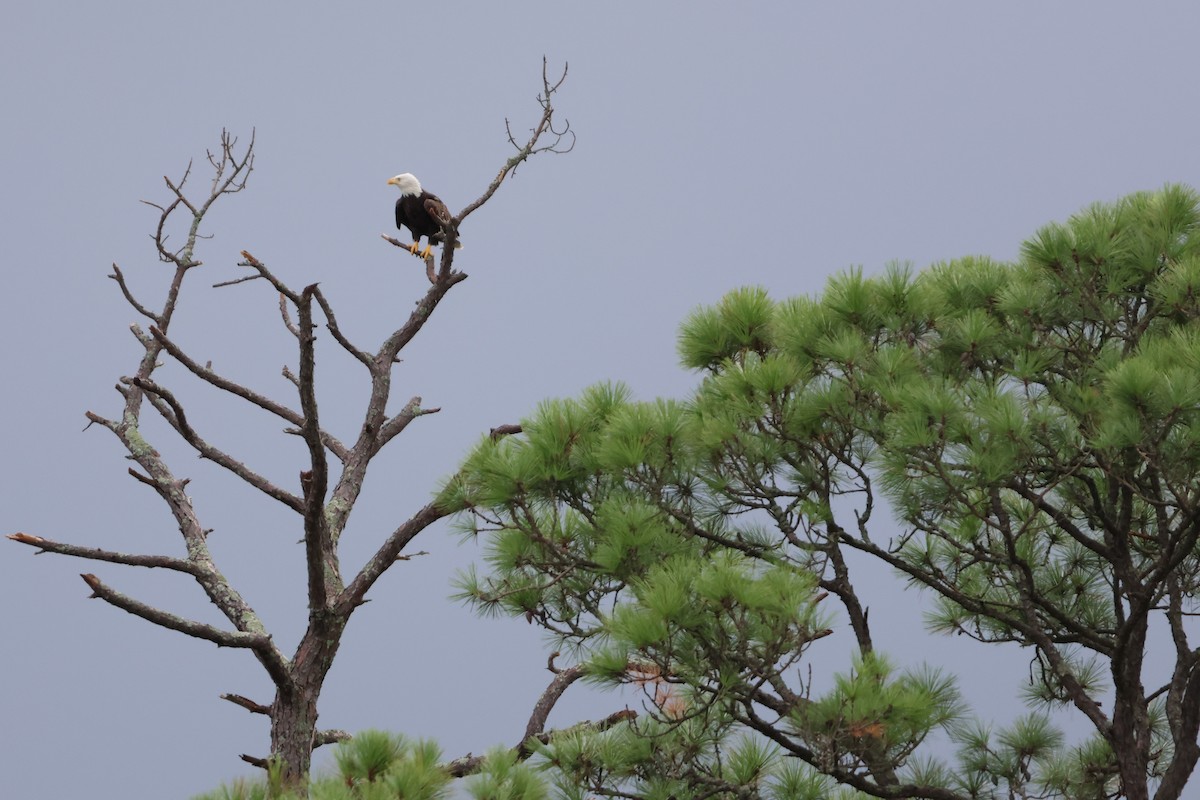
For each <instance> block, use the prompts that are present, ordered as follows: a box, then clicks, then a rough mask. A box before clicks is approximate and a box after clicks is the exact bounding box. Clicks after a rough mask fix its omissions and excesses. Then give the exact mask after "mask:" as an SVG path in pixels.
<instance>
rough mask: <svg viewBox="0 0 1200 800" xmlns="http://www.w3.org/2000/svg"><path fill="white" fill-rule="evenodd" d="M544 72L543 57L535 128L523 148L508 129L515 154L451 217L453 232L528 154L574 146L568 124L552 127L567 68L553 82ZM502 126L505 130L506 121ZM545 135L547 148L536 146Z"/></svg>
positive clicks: (569, 148)
mask: <svg viewBox="0 0 1200 800" xmlns="http://www.w3.org/2000/svg"><path fill="white" fill-rule="evenodd" d="M546 69H547V66H546V59H545V58H543V59H542V93H541V94H540V95H538V98H537V100H538V105H540V106H541V107H542V116H541V118H540V119H538V122H537V125H535V126H534V128H533V132H532V133H531V135H530V137H529V139H528V140H527V141H526V142H525V144H524V145H519V144H517V141H516V138H515V137H514V136H513V133H512V129H511V128H509V129H508V140H509V142H510V143H511V144H512V145H513V147H515V148H517V154H516V155H514V156H513V157H512V158H510V159H508V161H507V162H505V164H504V167H503V169H501V170H500V173H499V174H498V175H496V177H495V178H494V179H493V180H492V182H491V183H490V184H488V187H487V189H486V190H485V191H484V193H483V194H482V195H480V196H479V197H478V198H477V199H476V200H475V201H474V202H472V203H470V204H469V205H468V206H467V207H466V208H464V209H463V210H462V211H460V212H458V214H457V215H455V217H454V219H452V220H451V221H450V225H449V227H450V228H452V229H454V230H457V229H458V226H459V225H461V224H462V221H463V220H465V219H466V218H467V217H468V216H469V215H470V214H471V213H472V212H474V211H475V210H476V209H477V208H479V207H480V206H482V205H483V204H484V203H486V202H487V201H488V200H490V199H491V197H492V195H494V194H495V193H496V190H497V189H499V188H500V184H502V183H503V182H504V179H505V178H507V177H508V176H509V174H510V173H513V172H515V171H516V169H517V167H518V166H520V165H521V164H522V163H523V162H524V161H526V160H528V158H529V157H530V156H531V155H534V154H535V153H569V152H571V150H572V149H573V148H574V147H575V133H574V132H573V131H572V130H571V125H570V123H568V122H564V126H563V129H562V130H561V131H559V130H556V129H555V128H554V125H553V119H554V104H553V98H554V94H555V92H557V91H558V89H559V87H560V86H562V84H563V81H565V80H566V79H567V65H566V64H563V71H562V75H561V76H560V77H559V79H558V80H557V81H555V82H554V83H551V82H550V78H549V76H548V74H547V72H546ZM505 126H506V127H507V121H506V123H505ZM546 133H549V134H551V135H552V136H554V137H555V140H554V142H553V143H551V144H549V145H543V146H541V147H539V146H538V141H539V140H540V139H541V138H542V136H543V135H544V134H546ZM567 136H570V137H571V144H570V145H569V146H568V147H566V148H565V149H560V148H561V145H562V140H563V139H564V138H565V137H567ZM449 245H450V243H449V241H447V247H448V248H449Z"/></svg>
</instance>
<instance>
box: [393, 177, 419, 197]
mask: <svg viewBox="0 0 1200 800" xmlns="http://www.w3.org/2000/svg"><path fill="white" fill-rule="evenodd" d="M388 184H390V185H391V186H395V187H396V188H397V189H399V190H400V194H402V195H405V194H420V193H421V182H420V181H419V180H417V176H416V175H413V174H412V173H411V172H403V173H401V174H399V175H397V176H396V177H394V178H388Z"/></svg>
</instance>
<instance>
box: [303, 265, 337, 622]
mask: <svg viewBox="0 0 1200 800" xmlns="http://www.w3.org/2000/svg"><path fill="white" fill-rule="evenodd" d="M316 290H317V285H316V284H315V283H314V284H312V285H311V286H307V287H305V289H304V292H303V294H302V295H301V300H300V303H299V304H298V308H299V311H300V407H301V409H302V410H303V411H304V421H303V424H302V425H301V426H300V431H301V434H302V435H303V437H304V442H305V444H307V445H308V455H309V459H310V460H311V462H312V469H311V472H310V473H309V475H308V483H306V484H305V488H304V549H305V554H306V561H307V562H308V607H309V611H310V613H315V612H317V611H318V610H322V611H323V610H324V609H325V608H326V606H327V605H328V604H329V592H328V589H329V586H328V584H327V581H328V580H332V579H334V578H335V577H336V576H337V575H338V566H337V553H336V551H335V550H334V542H333V537H332V536H331V535H330V532H329V525H328V520H327V518H326V516H325V492H326V491H327V490H328V488H329V466H328V464H327V462H326V461H325V444H324V442H323V441H322V438H321V428H320V422H319V420H318V418H317V394H316V388H315V382H316V373H315V369H316V359H315V356H314V344H315V342H316V337H315V336H314V335H313V328H315V327H316V326H315V325H314V324H313V318H312V299H313V294H314V293H315V292H316ZM340 588H341V587H340V586H338V587H335V590H337V589H340Z"/></svg>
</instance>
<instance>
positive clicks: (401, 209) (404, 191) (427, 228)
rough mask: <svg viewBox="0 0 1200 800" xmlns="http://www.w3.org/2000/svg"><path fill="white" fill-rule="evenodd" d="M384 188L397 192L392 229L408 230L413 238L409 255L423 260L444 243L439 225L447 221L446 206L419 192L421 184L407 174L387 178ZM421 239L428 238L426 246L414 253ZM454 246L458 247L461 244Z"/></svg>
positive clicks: (457, 243) (435, 197) (432, 195)
mask: <svg viewBox="0 0 1200 800" xmlns="http://www.w3.org/2000/svg"><path fill="white" fill-rule="evenodd" d="M388 184H390V185H392V186H395V187H396V188H398V189H399V190H400V199H399V200H397V201H396V229H397V230H402V229H404V228H408V230H409V231H410V232H411V233H412V235H413V243H412V247H410V248H409V252H410V253H412V254H413V255H414V256H418V257H419V258H425V257H426V256H428V255H429V251H430V250H432V249H433V246H434V245H435V244H441V243H442V240H443V239H445V234H444V233H443V232H442V225H443V223H445V222H449V221H450V209H448V208H446V204H445V203H443V202H442V199H441V198H440V197H438V196H437V195H436V194H431V193H429V192H427V191H425V190H424V189H422V188H421V182H420V181H419V180H417V177H416V176H415V175H413V174H412V173H411V172H405V173H402V174H400V175H397V176H396V177H394V178H388ZM422 236H428V237H429V244H427V245H425V249H424V250H422V251H421V252H419V253H418V252H417V250H418V248H419V247H420V243H421V237H422ZM455 244H456V246H458V247H462V243H461V242H456V243H455Z"/></svg>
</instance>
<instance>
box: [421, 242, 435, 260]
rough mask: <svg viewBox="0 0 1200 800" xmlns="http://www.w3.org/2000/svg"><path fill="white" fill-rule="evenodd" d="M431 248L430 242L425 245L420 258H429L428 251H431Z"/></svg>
mask: <svg viewBox="0 0 1200 800" xmlns="http://www.w3.org/2000/svg"><path fill="white" fill-rule="evenodd" d="M431 250H433V245H432V244H427V245H425V251H424V252H422V253H421V258H422V259H426V258H429V251H431Z"/></svg>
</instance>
